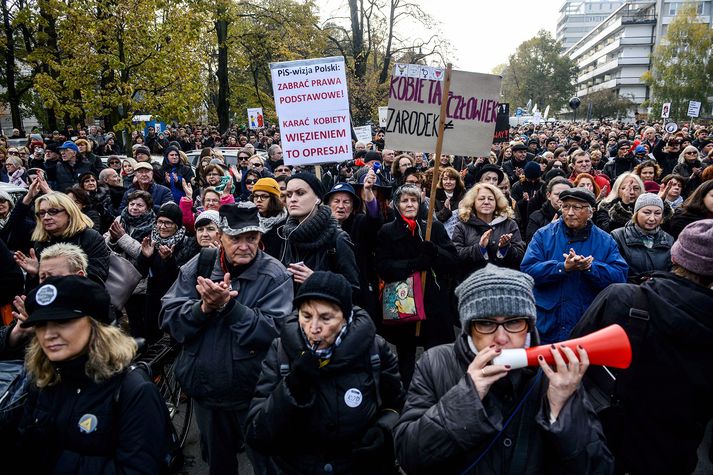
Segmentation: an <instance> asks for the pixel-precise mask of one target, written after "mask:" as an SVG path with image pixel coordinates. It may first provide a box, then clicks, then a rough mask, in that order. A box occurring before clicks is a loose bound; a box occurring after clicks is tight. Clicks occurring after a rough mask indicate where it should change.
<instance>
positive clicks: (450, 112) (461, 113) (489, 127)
mask: <svg viewBox="0 0 713 475" xmlns="http://www.w3.org/2000/svg"><path fill="white" fill-rule="evenodd" d="M444 76H445V73H444V70H443V69H441V68H427V67H424V66H420V65H412V64H410V65H403V64H397V65H395V67H394V73H393V75H392V77H391V82H390V86H389V113H388V117H387V123H386V146H387V147H388V148H391V149H394V150H408V151H412V152H426V151H431V150H433V149H434V147H435V144H436V139H437V135H438V120H439V117H440V106H441V100H442V99H443V98H442V95H443V94H442V84H443V77H444ZM500 81H501V77H500V76H494V75H490V74H480V73H469V72H465V71H453V72H452V75H451V85H450V93H449V95H448V98H446V100H447V101H448V103H447V109H446V110H447V115H446V130H445V132H444V137H443V151H442V153H445V154H452V155H467V156H485V155H487V154H488V153H489V152H490V146H491V144H492V143H493V132H494V130H495V123H496V121H497V116H498V105H499V98H500Z"/></svg>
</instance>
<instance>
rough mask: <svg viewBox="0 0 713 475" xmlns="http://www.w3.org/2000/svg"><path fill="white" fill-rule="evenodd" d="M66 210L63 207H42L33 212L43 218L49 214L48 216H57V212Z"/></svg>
mask: <svg viewBox="0 0 713 475" xmlns="http://www.w3.org/2000/svg"><path fill="white" fill-rule="evenodd" d="M63 211H66V210H65V209H64V208H50V209H42V210H40V211H38V212H37V213H35V215H36V216H37V217H38V218H44V217H45V215H50V216H57V215H58V214H59V213H61V212H63Z"/></svg>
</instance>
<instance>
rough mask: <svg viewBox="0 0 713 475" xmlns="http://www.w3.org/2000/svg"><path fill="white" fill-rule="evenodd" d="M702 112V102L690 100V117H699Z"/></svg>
mask: <svg viewBox="0 0 713 475" xmlns="http://www.w3.org/2000/svg"><path fill="white" fill-rule="evenodd" d="M700 113H701V103H700V102H698V101H689V102H688V117H698V116H699V115H700Z"/></svg>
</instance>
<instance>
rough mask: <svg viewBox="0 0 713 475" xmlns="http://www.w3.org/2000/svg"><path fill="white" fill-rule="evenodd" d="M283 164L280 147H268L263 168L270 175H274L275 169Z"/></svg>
mask: <svg viewBox="0 0 713 475" xmlns="http://www.w3.org/2000/svg"><path fill="white" fill-rule="evenodd" d="M284 164H285V162H284V160H283V159H282V147H280V146H279V145H270V147H269V148H268V149H267V161H266V162H265V168H267V170H268V171H269V172H270V173H275V174H277V173H276V169H277V168H278V167H280V166H282V165H284Z"/></svg>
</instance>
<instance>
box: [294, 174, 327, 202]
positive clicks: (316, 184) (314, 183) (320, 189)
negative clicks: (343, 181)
mask: <svg viewBox="0 0 713 475" xmlns="http://www.w3.org/2000/svg"><path fill="white" fill-rule="evenodd" d="M292 180H302V181H304V182H305V183H307V184H308V185H309V187H310V188H312V191H314V194H315V195H317V198H319V199H320V200H321V199H322V197H323V196H324V186H322V182H321V181H319V179H318V178H317V175H315V174H314V173H308V172H300V173H295V174H294V175H292V176H291V177H289V178H288V179H287V181H286V182H285V183H289V182H290V181H292Z"/></svg>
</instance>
